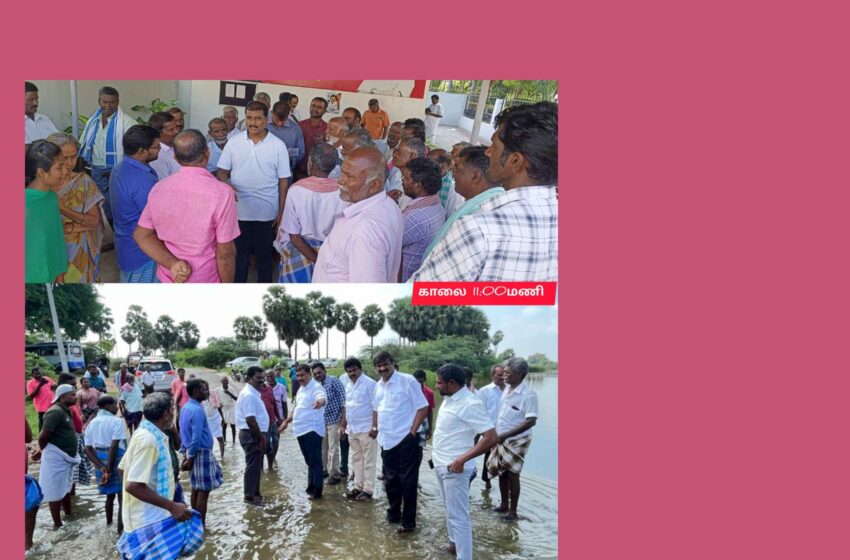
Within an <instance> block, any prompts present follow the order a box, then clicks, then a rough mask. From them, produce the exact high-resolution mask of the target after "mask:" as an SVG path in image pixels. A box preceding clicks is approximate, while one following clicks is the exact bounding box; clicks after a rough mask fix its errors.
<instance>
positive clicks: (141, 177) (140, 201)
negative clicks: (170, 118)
mask: <svg viewBox="0 0 850 560" xmlns="http://www.w3.org/2000/svg"><path fill="white" fill-rule="evenodd" d="M122 145H123V148H124V155H125V156H126V157H124V159H123V160H122V161H121V162H120V163H119V164H118V165H116V166H115V168H114V169H113V170H112V175H111V176H110V178H109V190H110V191H111V193H112V214H113V215H114V216H115V221H114V224H113V229H114V230H115V253H116V257H117V259H118V268H119V269H120V280H121V282H130V283H150V282H158V280H157V278H156V261H154V260H153V259H152V258H150V257H149V256H147V254H145V252H144V251H142V249H141V248H140V247H139V246H138V245H137V244H136V241H135V240H134V239H133V233H134V232H135V231H136V226H138V224H139V218H140V217H141V216H142V211H143V210H144V209H145V206H146V205H147V203H148V195H150V192H151V190H153V186H154V185H155V184H156V183H157V181H159V177H158V176H157V174H156V171H154V170H153V168H152V167H151V166H150V164H151V163H152V162H154V161H156V159H157V158H158V157H159V152H160V141H159V132H158V131H157V130H156V129H155V128H153V127H150V126H146V125H138V124H137V125H136V126H134V127H131V128H130V129H129V130H128V131H127V133H126V134H124V136H123V139H122Z"/></svg>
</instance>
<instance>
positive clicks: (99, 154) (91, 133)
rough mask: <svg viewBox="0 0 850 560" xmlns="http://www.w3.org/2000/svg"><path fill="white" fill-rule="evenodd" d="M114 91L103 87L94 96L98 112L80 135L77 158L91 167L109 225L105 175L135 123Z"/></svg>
mask: <svg viewBox="0 0 850 560" xmlns="http://www.w3.org/2000/svg"><path fill="white" fill-rule="evenodd" d="M119 103H120V99H119V96H118V90H117V89H115V88H114V87H110V86H103V87H102V88H100V89H99V90H98V92H97V105H98V109H97V111H95V112H94V113H93V114H92V115H91V117H89V120H88V121H87V122H86V126H85V127H84V128H83V131H82V133H80V157H82V158H83V159H84V160H86V161H87V162H88V163H89V164H90V165H91V177H92V180H93V181H94V182H95V184H97V188H98V189H100V192H101V194H103V196H104V198H105V199H106V204H104V205H103V211H104V213H105V214H106V218H107V220H108V221H109V223H110V224H111V223H112V204H111V203H110V200H111V199H110V196H109V175H110V174H111V173H112V169H113V168H114V167H115V166H116V165H118V164H119V163H121V160H122V159H124V145H123V141H124V134H125V133H126V132H127V131H128V130H130V128H132V127H134V126H136V125H137V124H139V123H137V122H136V120H135V119H134V118H132V117H130V115H128V114H127V113H125V112H124V110H123V109H122V108H121V106H120V105H119Z"/></svg>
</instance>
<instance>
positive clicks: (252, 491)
mask: <svg viewBox="0 0 850 560" xmlns="http://www.w3.org/2000/svg"><path fill="white" fill-rule="evenodd" d="M245 378H246V382H247V384H246V385H245V387H244V388H243V389H242V391H240V392H239V398H238V399H237V400H236V429H237V430H239V443H240V444H241V445H242V450H243V451H244V452H245V474H244V477H243V493H244V495H245V503H246V504H254V505H258V504H260V503H262V501H263V496H262V495H261V494H260V473H262V471H263V455H264V454H265V451H266V436H265V435H264V434H265V433H266V432H267V431H268V429H269V413H268V412H267V411H266V405H265V404H263V399H262V397H260V387H262V385H263V368H261V367H258V366H251V367H249V368H248V370H247V371H246V372H245Z"/></svg>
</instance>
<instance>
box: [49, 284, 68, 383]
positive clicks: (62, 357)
mask: <svg viewBox="0 0 850 560" xmlns="http://www.w3.org/2000/svg"><path fill="white" fill-rule="evenodd" d="M45 286H46V287H47V302H48V304H49V305H50V317H51V318H52V319H53V331H54V333H55V336H56V345H57V346H58V347H59V361H61V362H62V373H68V358H67V356H65V343H64V342H62V331H61V330H60V329H59V316H58V315H57V314H56V303H55V302H54V301H53V286H52V285H50V284H45Z"/></svg>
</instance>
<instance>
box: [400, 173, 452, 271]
mask: <svg viewBox="0 0 850 560" xmlns="http://www.w3.org/2000/svg"><path fill="white" fill-rule="evenodd" d="M401 183H402V186H403V187H404V194H406V195H407V196H409V197H410V198H411V202H410V204H408V205H407V206H406V207H405V208H404V210H402V211H401V216H402V218H404V233H403V235H402V240H401V281H402V282H407V279H408V278H410V277H411V276H412V275H413V273H414V272H416V270H417V269H418V268H419V265H421V264H422V258H423V256H424V254H425V249H426V248H428V245H430V244H431V241H432V240H433V239H434V236H435V235H436V234H437V230H439V229H440V226H442V225H443V222H445V221H446V209H445V208H443V205H442V204H440V195H439V193H440V185H441V179H440V166H439V165H438V164H437V163H435V162H433V161H431V160H429V159H427V158H416V159H413V160H410V161H409V162H407V165H405V166H404V167H403V168H402V170H401Z"/></svg>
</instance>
